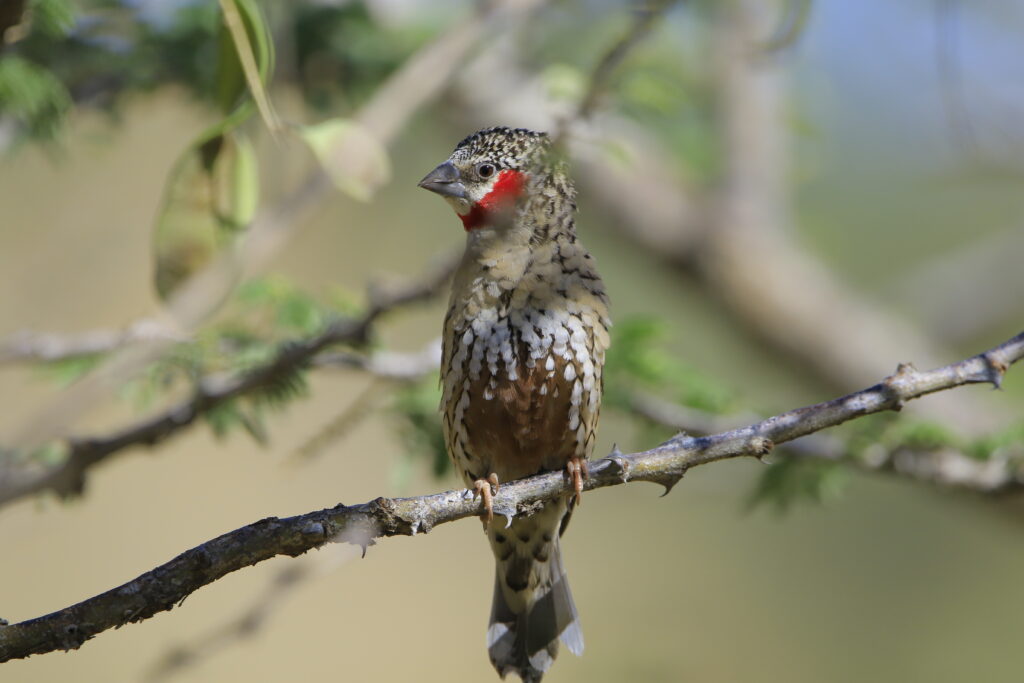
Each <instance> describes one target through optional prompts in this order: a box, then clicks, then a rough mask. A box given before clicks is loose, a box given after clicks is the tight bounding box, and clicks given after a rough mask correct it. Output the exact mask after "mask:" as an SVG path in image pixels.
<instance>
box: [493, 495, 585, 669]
mask: <svg viewBox="0 0 1024 683" xmlns="http://www.w3.org/2000/svg"><path fill="white" fill-rule="evenodd" d="M565 514H566V502H565V501H556V502H553V503H550V504H548V505H547V506H546V507H545V508H544V509H543V510H541V511H540V512H538V513H536V514H534V515H532V516H530V517H526V518H521V519H519V518H517V519H515V520H513V522H512V524H511V525H510V526H509V527H508V528H506V529H501V528H499V527H500V526H501V525H500V523H496V524H493V525H492V529H491V530H490V531H489V536H490V540H491V546H492V548H493V549H494V554H495V558H496V559H497V561H498V562H497V568H496V571H495V577H494V602H493V604H492V606H491V622H490V627H489V628H488V630H487V649H488V653H489V654H490V657H491V663H492V664H494V668H495V669H497V670H498V674H499V675H501V677H502V678H504V677H505V675H506V674H508V673H509V672H513V673H515V674H517V675H518V676H519V677H520V678H521V679H522V680H523V682H524V683H537V682H539V681H540V680H541V677H542V676H543V675H544V672H545V671H547V670H548V667H550V666H551V663H552V662H553V661H554V659H555V656H556V655H557V654H558V641H559V640H561V641H562V642H563V643H565V646H566V647H567V648H569V651H570V652H572V653H573V654H574V655H577V656H578V655H581V654H582V653H583V631H582V630H581V629H580V623H579V615H578V614H577V613H576V605H575V604H574V603H573V600H572V593H571V592H570V591H569V582H568V579H567V577H566V575H565V569H564V568H563V566H562V553H561V549H560V547H559V538H558V537H559V529H560V528H561V526H562V520H563V518H564V517H565Z"/></svg>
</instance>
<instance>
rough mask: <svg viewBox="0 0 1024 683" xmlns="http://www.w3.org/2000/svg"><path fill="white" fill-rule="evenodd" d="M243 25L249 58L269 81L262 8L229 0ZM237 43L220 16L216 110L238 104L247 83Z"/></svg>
mask: <svg viewBox="0 0 1024 683" xmlns="http://www.w3.org/2000/svg"><path fill="white" fill-rule="evenodd" d="M232 2H234V4H235V7H237V8H238V13H239V15H240V16H241V18H242V24H243V25H244V26H245V32H246V35H247V36H248V38H249V46H250V48H251V49H252V52H253V61H255V62H256V66H257V68H258V70H259V75H260V81H261V82H262V83H263V84H264V85H265V84H267V83H268V82H269V79H270V75H271V73H272V72H273V69H274V42H273V40H272V39H271V36H270V30H269V29H268V28H267V22H266V19H265V18H264V16H263V13H262V11H261V10H260V8H259V5H257V4H256V3H255V2H253V0H232ZM238 49H239V48H238V47H236V46H235V41H234V39H233V38H232V37H231V32H230V31H229V30H228V28H227V26H226V25H225V22H224V21H223V20H222V21H221V23H220V28H219V30H218V35H217V76H216V79H217V80H216V100H217V105H218V106H219V107H220V110H221V111H222V112H224V113H225V114H228V113H230V112H232V111H234V110H235V109H236V108H237V107H239V106H242V102H243V98H245V96H246V94H247V91H248V85H247V84H246V81H245V72H244V71H243V69H242V63H241V60H240V59H239V57H238Z"/></svg>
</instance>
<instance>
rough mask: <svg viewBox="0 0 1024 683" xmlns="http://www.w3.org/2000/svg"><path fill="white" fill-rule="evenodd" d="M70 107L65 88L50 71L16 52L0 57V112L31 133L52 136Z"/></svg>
mask: <svg viewBox="0 0 1024 683" xmlns="http://www.w3.org/2000/svg"><path fill="white" fill-rule="evenodd" d="M70 109H71V96H70V95H69V94H68V91H67V88H65V87H64V85H63V84H62V83H61V82H60V81H59V80H58V79H57V77H56V76H54V75H53V74H52V73H51V72H50V71H48V70H47V69H45V68H43V67H41V66H37V65H35V64H33V63H31V62H28V61H26V60H24V59H22V58H20V57H18V56H16V55H4V56H3V57H2V58H0V114H3V115H5V116H8V117H10V118H12V119H13V120H14V121H16V122H17V123H18V124H19V125H20V126H21V127H22V128H24V130H25V131H26V132H27V133H28V135H29V136H30V137H33V138H38V139H50V138H53V137H54V136H55V135H56V133H57V131H58V130H59V129H60V126H61V124H62V123H63V122H64V117H65V115H66V114H67V112H68V111H69V110H70Z"/></svg>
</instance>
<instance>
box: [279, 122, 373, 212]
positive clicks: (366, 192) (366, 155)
mask: <svg viewBox="0 0 1024 683" xmlns="http://www.w3.org/2000/svg"><path fill="white" fill-rule="evenodd" d="M293 130H294V131H295V133H296V134H297V135H298V136H299V137H300V138H302V140H303V141H304V142H305V143H306V144H307V145H308V146H309V149H310V150H311V151H312V152H313V154H314V156H316V158H317V161H319V162H320V165H321V166H322V167H323V169H324V171H325V172H326V173H327V175H328V176H330V178H331V181H332V182H333V183H334V185H335V186H336V187H337V188H338V189H339V190H341V191H342V192H345V193H346V194H348V195H349V196H351V197H353V198H354V199H357V200H359V201H364V202H365V201H369V200H370V198H371V197H372V196H373V194H374V193H375V192H376V191H377V189H378V188H379V187H380V186H381V185H383V184H385V183H386V182H387V181H388V180H389V179H390V178H391V162H390V160H389V158H388V154H387V151H386V150H385V149H384V147H383V146H382V145H381V144H380V143H379V142H378V141H377V139H376V138H375V137H374V136H373V134H372V133H370V132H369V131H368V130H366V129H365V128H363V127H362V126H360V125H359V124H358V123H356V122H354V121H350V120H348V119H341V118H336V119H328V120H327V121H323V122H321V123H318V124H315V125H311V126H296V127H294V128H293Z"/></svg>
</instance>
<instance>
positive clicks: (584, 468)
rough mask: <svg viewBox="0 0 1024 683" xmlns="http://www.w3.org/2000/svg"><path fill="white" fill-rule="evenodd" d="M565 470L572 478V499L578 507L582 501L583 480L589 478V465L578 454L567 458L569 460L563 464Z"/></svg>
mask: <svg viewBox="0 0 1024 683" xmlns="http://www.w3.org/2000/svg"><path fill="white" fill-rule="evenodd" d="M565 471H566V473H567V474H568V475H569V478H570V479H571V480H572V490H573V493H574V495H573V501H574V505H576V506H577V507H578V506H579V505H580V504H581V502H582V498H581V496H582V495H583V481H584V480H585V479H589V478H590V467H589V466H588V465H587V459H586V458H581V457H579V456H578V455H577V456H573V457H571V458H569V462H568V463H566V465H565Z"/></svg>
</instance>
